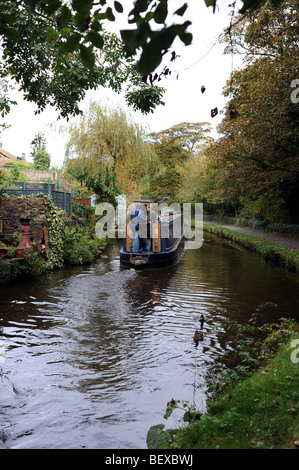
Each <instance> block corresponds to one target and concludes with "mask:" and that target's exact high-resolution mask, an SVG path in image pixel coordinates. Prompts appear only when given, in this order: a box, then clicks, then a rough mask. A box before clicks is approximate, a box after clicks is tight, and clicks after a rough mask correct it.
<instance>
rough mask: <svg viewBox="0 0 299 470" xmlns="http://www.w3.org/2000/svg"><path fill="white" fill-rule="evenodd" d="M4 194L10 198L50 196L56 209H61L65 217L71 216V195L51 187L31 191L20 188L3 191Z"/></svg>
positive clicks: (30, 189)
mask: <svg viewBox="0 0 299 470" xmlns="http://www.w3.org/2000/svg"><path fill="white" fill-rule="evenodd" d="M4 192H5V193H6V194H8V195H10V196H34V195H36V194H44V195H45V196H51V197H52V200H53V203H54V204H55V206H56V207H59V208H60V209H63V210H64V211H65V212H66V213H67V215H69V216H70V215H71V214H72V195H71V193H66V192H62V191H54V190H53V189H52V186H51V185H50V186H48V187H47V188H40V189H32V188H26V189H25V188H20V189H4Z"/></svg>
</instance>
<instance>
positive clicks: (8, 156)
mask: <svg viewBox="0 0 299 470" xmlns="http://www.w3.org/2000/svg"><path fill="white" fill-rule="evenodd" d="M20 160H21V161H24V162H26V160H25V155H24V154H22V157H16V156H15V155H13V154H12V153H10V152H8V151H7V150H4V148H2V144H1V142H0V166H3V165H5V163H10V162H17V161H20Z"/></svg>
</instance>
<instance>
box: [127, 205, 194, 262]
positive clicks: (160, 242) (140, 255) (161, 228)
mask: <svg viewBox="0 0 299 470" xmlns="http://www.w3.org/2000/svg"><path fill="white" fill-rule="evenodd" d="M178 226H180V230H178ZM133 238H134V235H133V233H132V229H131V224H130V222H128V223H127V227H126V234H125V238H124V244H123V248H122V249H121V250H120V263H121V266H122V267H128V268H135V269H142V268H157V267H163V266H167V265H171V264H174V263H176V262H177V261H178V259H179V258H180V256H181V254H182V252H183V250H184V245H185V241H184V234H183V230H182V223H181V214H180V213H175V212H173V211H165V212H164V213H163V214H160V215H159V217H158V219H157V220H156V221H155V222H153V223H152V227H151V237H150V249H149V250H148V251H144V250H142V248H141V250H139V251H137V252H134V251H133Z"/></svg>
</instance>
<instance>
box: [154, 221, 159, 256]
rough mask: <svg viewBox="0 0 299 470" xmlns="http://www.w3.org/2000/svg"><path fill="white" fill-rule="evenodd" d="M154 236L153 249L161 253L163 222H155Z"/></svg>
mask: <svg viewBox="0 0 299 470" xmlns="http://www.w3.org/2000/svg"><path fill="white" fill-rule="evenodd" d="M152 230H153V236H152V251H153V252H154V253H160V251H161V224H159V222H154V223H153V228H152Z"/></svg>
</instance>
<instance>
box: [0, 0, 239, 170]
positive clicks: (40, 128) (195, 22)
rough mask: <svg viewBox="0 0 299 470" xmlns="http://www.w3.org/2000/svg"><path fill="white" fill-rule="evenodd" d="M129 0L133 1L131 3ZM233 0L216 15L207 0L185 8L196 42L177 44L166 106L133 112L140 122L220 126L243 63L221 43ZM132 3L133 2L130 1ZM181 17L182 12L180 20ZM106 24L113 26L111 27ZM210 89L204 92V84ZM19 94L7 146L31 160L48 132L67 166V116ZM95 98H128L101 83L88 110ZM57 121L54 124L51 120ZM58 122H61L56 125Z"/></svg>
mask: <svg viewBox="0 0 299 470" xmlns="http://www.w3.org/2000/svg"><path fill="white" fill-rule="evenodd" d="M123 3H125V2H123ZM126 3H127V2H126ZM169 3H170V4H171V7H172V8H174V10H175V9H176V8H177V7H178V6H180V5H181V4H182V3H183V1H182V0H171V1H170V2H169ZM229 3H230V2H229V1H228V2H227V1H224V0H220V1H219V8H218V10H217V11H216V12H215V14H213V10H212V8H207V7H206V6H205V4H204V0H191V1H189V2H188V4H189V7H188V10H187V12H186V13H185V16H184V20H185V17H186V19H191V21H192V26H190V28H189V31H190V32H192V34H193V42H192V44H191V45H190V46H187V47H186V46H184V45H183V44H182V43H181V42H180V41H179V40H178V41H177V42H176V43H175V44H174V47H173V49H174V50H175V51H176V53H177V54H178V55H179V56H180V57H179V58H178V59H177V60H176V61H175V62H171V63H170V62H168V61H167V60H168V57H170V56H168V57H167V56H166V58H165V59H166V61H165V63H163V64H162V65H161V67H159V69H158V70H157V71H158V72H159V71H161V70H162V69H163V67H164V65H168V66H169V68H170V69H171V71H172V74H171V76H169V77H168V78H167V79H163V80H162V81H161V82H159V85H161V86H163V87H164V88H166V89H167V91H166V93H165V95H164V101H165V103H166V105H165V106H160V107H158V109H157V110H156V111H155V112H154V113H153V114H150V115H146V116H144V115H142V114H141V113H140V112H133V111H132V110H131V111H130V110H129V111H130V112H131V114H132V116H133V118H134V119H135V121H136V122H138V123H140V124H142V125H144V126H145V127H146V128H147V129H148V130H149V131H159V130H163V129H167V128H169V127H171V126H173V125H175V124H178V123H180V122H184V121H188V122H210V123H211V124H212V125H213V127H214V128H215V127H216V125H217V124H219V122H220V121H221V117H222V116H221V109H223V106H224V103H225V99H224V97H223V96H222V89H223V86H224V85H225V82H226V80H227V79H228V78H229V75H230V73H231V70H232V66H234V67H237V66H238V65H239V64H240V58H238V57H236V56H235V57H233V58H232V57H231V56H230V55H223V45H217V44H216V43H217V38H218V37H219V35H220V34H221V33H222V31H223V29H224V28H225V27H226V26H228V25H229V22H230V16H229V14H230V10H231V9H230V8H229V7H228V6H227V5H228V4H229ZM127 5H128V3H127ZM178 19H179V17H177V21H178ZM109 26H110V28H109V29H111V30H113V31H115V32H118V31H119V29H122V28H125V27H126V24H125V23H124V16H123V15H122V16H120V15H119V16H118V18H117V21H116V22H115V23H111V24H110V25H109ZM106 29H108V28H107V26H106ZM202 85H204V86H205V88H206V90H205V92H204V93H202V92H201V86H202ZM16 95H17V98H16V99H17V101H18V105H17V106H13V107H12V111H11V113H10V115H9V116H8V117H6V118H5V122H6V123H7V124H11V127H10V128H9V129H8V130H5V131H3V132H2V133H1V136H0V141H1V142H2V146H3V148H4V149H5V150H7V151H9V152H10V153H12V154H14V155H16V156H21V154H22V153H25V155H26V159H27V160H28V161H30V143H31V141H32V139H33V138H34V136H35V135H36V134H37V132H43V133H44V134H45V136H46V139H47V143H48V144H47V150H48V152H49V153H50V155H51V165H55V166H61V164H62V163H63V160H64V145H65V140H66V137H63V136H62V135H61V134H59V133H58V131H57V126H58V125H59V124H60V123H62V122H63V121H62V120H59V121H57V116H58V113H57V111H55V110H54V109H53V108H49V109H47V110H45V111H44V112H43V113H41V114H39V115H34V110H35V108H36V107H35V105H34V104H31V103H27V102H25V101H23V100H22V96H21V95H20V94H19V93H17V92H14V95H13V96H14V97H15V96H16ZM90 98H93V99H95V100H98V101H100V102H103V103H104V104H108V105H109V106H113V105H114V104H115V105H118V104H121V105H123V107H124V108H126V106H125V102H124V100H123V98H122V97H121V96H120V95H117V94H116V93H114V92H112V91H111V90H106V89H103V88H102V87H100V88H99V89H98V90H97V91H93V92H88V93H87V96H86V99H85V100H84V102H83V103H82V106H81V109H82V110H83V111H84V109H86V107H87V105H88V101H89V99H90ZM215 107H218V110H219V112H220V113H219V114H218V116H216V117H214V118H211V109H212V108H215ZM51 124H52V125H53V124H54V127H53V126H52V128H50V127H49V125H51ZM55 124H56V126H55Z"/></svg>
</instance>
